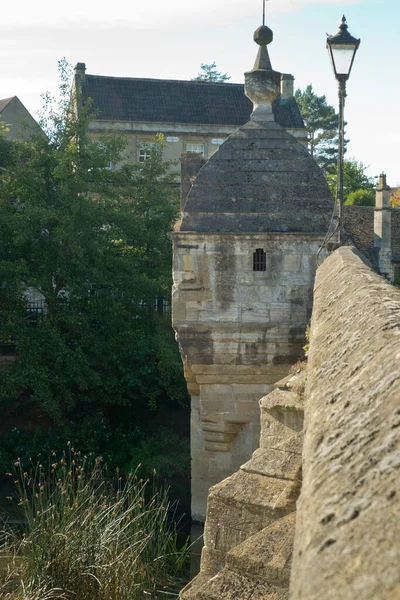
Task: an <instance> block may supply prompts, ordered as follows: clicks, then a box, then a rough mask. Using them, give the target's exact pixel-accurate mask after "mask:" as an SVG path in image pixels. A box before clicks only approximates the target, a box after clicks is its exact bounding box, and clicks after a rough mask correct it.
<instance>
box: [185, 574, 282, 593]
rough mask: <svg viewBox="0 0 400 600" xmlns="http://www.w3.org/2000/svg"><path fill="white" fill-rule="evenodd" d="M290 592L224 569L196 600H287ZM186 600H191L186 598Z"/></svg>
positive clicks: (203, 589)
mask: <svg viewBox="0 0 400 600" xmlns="http://www.w3.org/2000/svg"><path fill="white" fill-rule="evenodd" d="M287 598H288V590H286V589H283V588H279V587H276V586H272V585H269V584H268V583H266V582H265V581H263V580H262V579H257V578H253V577H248V576H247V577H246V576H243V575H240V574H239V573H236V572H235V571H231V570H229V569H224V570H223V571H222V572H221V573H218V575H216V577H214V578H213V579H211V580H210V581H209V582H208V583H207V584H206V585H203V586H202V587H201V588H200V589H199V591H198V595H197V596H196V600H222V599H223V600H287ZM185 600H189V599H188V598H186V597H185ZM193 600H194V599H193Z"/></svg>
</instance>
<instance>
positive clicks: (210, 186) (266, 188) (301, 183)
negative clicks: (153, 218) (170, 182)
mask: <svg viewBox="0 0 400 600" xmlns="http://www.w3.org/2000/svg"><path fill="white" fill-rule="evenodd" d="M253 73H254V71H253ZM332 208H333V200H332V197H331V194H330V191H329V188H328V185H327V183H326V180H325V177H324V175H323V173H322V171H321V170H320V168H319V167H318V165H317V164H316V162H315V161H314V159H313V158H312V157H311V156H310V154H309V152H308V150H307V149H306V148H305V147H304V146H302V145H301V144H300V143H299V142H297V141H296V140H295V138H294V137H293V136H292V135H290V134H289V133H287V132H286V130H285V129H284V128H283V127H281V126H280V125H278V124H277V123H275V122H274V121H263V120H261V121H259V120H252V121H249V122H248V123H246V125H243V127H241V128H240V129H239V130H238V131H237V132H236V133H234V134H232V135H231V136H230V137H229V138H228V139H227V140H226V141H225V142H224V143H223V144H222V146H220V148H219V149H218V151H217V152H216V153H215V154H214V155H213V156H212V157H211V158H210V160H209V161H208V162H207V163H206V164H205V165H204V166H203V167H202V169H201V170H200V172H199V174H198V176H197V178H196V179H195V181H194V184H193V186H192V188H191V190H190V192H189V194H188V197H187V200H186V204H185V206H184V212H183V216H182V222H181V226H180V231H197V232H221V233H228V232H236V233H240V232H242V233H260V232H298V233H322V232H326V231H327V230H328V226H329V222H330V218H331V214H332Z"/></svg>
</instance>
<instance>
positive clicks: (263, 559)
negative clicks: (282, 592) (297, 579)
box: [226, 513, 295, 588]
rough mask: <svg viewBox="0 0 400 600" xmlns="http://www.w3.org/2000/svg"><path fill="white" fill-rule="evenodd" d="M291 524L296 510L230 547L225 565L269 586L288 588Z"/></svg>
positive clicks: (291, 536)
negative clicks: (237, 544)
mask: <svg viewBox="0 0 400 600" xmlns="http://www.w3.org/2000/svg"><path fill="white" fill-rule="evenodd" d="M294 526H295V513H290V514H289V515H287V516H286V517H283V518H282V519H279V520H278V521H275V522H274V523H272V524H271V525H269V526H268V527H266V528H265V529H263V530H262V531H260V532H259V533H256V534H255V535H253V536H251V537H250V538H248V539H247V540H246V541H245V542H243V544H240V545H239V546H236V548H233V549H232V550H231V551H230V552H229V553H228V555H227V559H226V565H227V567H228V568H229V569H231V570H232V571H236V572H238V573H242V574H244V573H246V574H247V575H252V576H254V577H257V578H260V579H263V580H264V581H267V582H268V583H269V584H270V585H276V586H278V587H283V588H288V587H289V577H290V565H291V559H292V552H293V539H294Z"/></svg>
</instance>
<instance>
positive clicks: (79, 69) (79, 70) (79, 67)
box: [74, 62, 86, 81]
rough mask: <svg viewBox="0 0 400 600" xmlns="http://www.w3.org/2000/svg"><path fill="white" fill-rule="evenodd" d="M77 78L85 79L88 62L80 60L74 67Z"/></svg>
mask: <svg viewBox="0 0 400 600" xmlns="http://www.w3.org/2000/svg"><path fill="white" fill-rule="evenodd" d="M74 73H75V78H76V79H79V80H80V81H83V80H84V79H85V73H86V64H85V63H81V62H78V63H76V65H75V68H74Z"/></svg>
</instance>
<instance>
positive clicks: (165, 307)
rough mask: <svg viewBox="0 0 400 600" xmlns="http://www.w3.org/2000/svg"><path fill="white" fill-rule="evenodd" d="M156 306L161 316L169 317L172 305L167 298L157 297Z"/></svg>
mask: <svg viewBox="0 0 400 600" xmlns="http://www.w3.org/2000/svg"><path fill="white" fill-rule="evenodd" d="M155 306H156V311H157V312H158V313H160V315H164V316H165V315H169V314H170V312H171V303H170V302H169V300H168V298H166V297H165V296H156V299H155Z"/></svg>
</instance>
